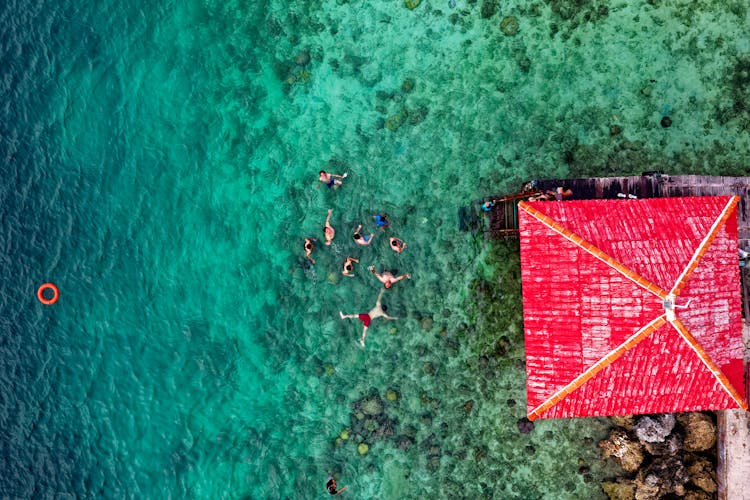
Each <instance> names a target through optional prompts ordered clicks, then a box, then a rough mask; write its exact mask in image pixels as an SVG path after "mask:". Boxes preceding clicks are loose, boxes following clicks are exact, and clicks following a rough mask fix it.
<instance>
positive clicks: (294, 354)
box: [0, 1, 750, 498]
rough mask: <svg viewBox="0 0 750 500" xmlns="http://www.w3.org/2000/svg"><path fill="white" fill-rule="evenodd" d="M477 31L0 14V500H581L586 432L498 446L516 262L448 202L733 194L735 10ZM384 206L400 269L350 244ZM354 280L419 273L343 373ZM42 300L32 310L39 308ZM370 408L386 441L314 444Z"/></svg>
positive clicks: (710, 8)
mask: <svg viewBox="0 0 750 500" xmlns="http://www.w3.org/2000/svg"><path fill="white" fill-rule="evenodd" d="M485 9H487V7H485ZM481 12H482V4H481V2H477V3H473V4H472V3H465V2H458V3H457V5H456V7H455V8H451V7H450V6H449V4H448V2H445V4H444V5H443V4H427V3H423V4H422V5H420V6H419V7H417V9H415V10H414V11H409V10H408V9H406V8H405V7H403V5H402V4H400V3H398V2H395V3H392V4H376V5H371V4H367V3H361V2H340V3H337V2H322V3H306V4H287V5H283V4H273V3H261V4H254V3H246V2H229V3H227V2H221V3H219V2H216V3H214V4H210V3H195V2H190V3H186V4H179V5H176V4H172V3H153V4H146V3H143V2H141V3H128V4H127V5H125V6H123V5H121V4H118V3H100V4H93V3H89V4H83V5H80V4H74V3H69V4H64V3H59V4H45V3H31V2H18V3H9V4H6V5H5V6H4V7H3V8H2V11H0V16H1V17H0V26H2V27H3V28H2V29H1V30H0V36H1V37H2V38H1V41H2V46H1V47H0V54H1V55H0V58H1V60H2V64H1V65H0V74H1V75H2V80H0V89H2V97H3V99H2V101H0V102H2V108H0V109H2V120H0V123H2V129H0V130H2V132H1V133H0V153H1V154H2V160H3V161H2V163H0V165H2V167H1V168H2V174H3V179H4V182H3V183H1V184H0V186H1V187H0V196H1V197H2V198H1V200H2V205H1V206H2V216H1V217H0V221H1V224H2V231H0V242H1V243H2V248H3V250H4V251H3V252H2V263H3V264H2V266H0V269H2V283H3V286H2V304H1V305H0V322H1V323H0V324H1V325H2V337H0V388H1V389H0V396H1V397H0V424H1V425H0V429H2V430H1V431H0V435H1V436H2V439H0V468H1V469H2V473H1V474H0V493H2V494H3V495H5V496H18V497H32V496H51V495H55V494H59V495H70V496H78V497H80V496H91V497H122V496H128V497H146V498H155V497H156V498H162V497H165V496H171V497H175V498H179V497H186V496H187V497H196V498H223V497H226V498H246V497H250V498H286V497H288V498H312V497H316V496H325V491H324V484H325V479H326V476H327V474H328V473H329V472H334V473H336V475H337V477H338V478H339V483H340V484H341V485H347V486H348V487H349V490H350V493H351V494H352V495H354V496H355V497H357V498H375V497H378V498H382V497H385V498H399V497H406V498H423V497H426V496H433V497H437V498H448V497H457V496H458V497H460V496H466V497H477V496H488V497H492V496H493V495H494V496H495V497H497V498H539V497H545V498H597V497H602V493H601V491H600V490H599V487H598V485H597V484H596V480H597V479H598V478H599V477H601V476H603V475H605V474H606V472H607V471H606V467H603V466H602V464H599V463H598V461H597V456H598V455H597V452H596V449H595V444H592V443H591V441H592V440H594V441H595V440H596V439H597V438H598V437H599V436H600V435H601V434H602V433H603V431H604V429H605V426H606V425H607V424H606V421H600V420H570V421H547V422H540V423H538V424H537V427H536V429H535V430H534V432H533V433H532V434H530V435H522V434H520V433H519V432H518V429H517V427H516V420H517V419H519V418H521V417H522V416H523V415H524V413H525V411H524V407H525V396H524V376H523V374H524V371H523V368H522V365H521V364H520V363H519V360H520V359H521V357H522V354H523V351H522V345H521V331H522V324H521V310H520V305H519V304H518V300H519V299H520V294H519V293H518V291H519V288H518V287H519V285H518V283H517V280H516V278H517V277H518V271H517V260H515V259H516V256H515V254H514V252H513V251H512V249H506V248H503V247H492V246H490V245H489V244H487V243H486V242H485V241H484V240H483V239H482V237H481V235H480V236H475V235H472V234H471V233H466V232H461V231H460V230H459V228H458V226H459V224H458V222H459V221H458V215H457V211H458V208H459V207H461V206H467V205H468V204H470V203H471V202H472V201H473V200H476V199H478V198H479V197H481V196H483V195H486V194H489V193H495V192H502V191H508V190H513V189H516V188H517V187H518V186H520V184H521V183H522V182H523V181H525V180H527V179H528V178H530V177H534V176H536V177H564V176H567V175H588V174H592V173H595V174H611V173H622V174H637V173H639V172H641V171H643V170H651V169H655V168H658V169H662V170H667V171H670V172H673V173H678V172H695V173H716V174H734V173H745V174H746V173H747V172H746V170H747V168H746V163H745V160H744V159H743V153H744V152H745V151H746V150H747V145H748V144H747V143H748V133H747V126H746V124H747V122H748V120H749V119H750V118H749V117H750V114H749V113H748V111H747V109H746V108H745V107H744V106H745V104H744V103H746V102H750V101H749V100H748V99H747V98H748V85H749V84H750V83H749V82H750V77H748V74H749V72H750V46H748V38H747V35H746V33H745V30H744V27H745V26H747V22H748V14H747V11H746V10H745V8H744V6H743V5H742V4H741V3H734V4H731V5H728V6H727V5H725V3H724V2H722V3H721V6H719V5H714V4H713V3H711V2H704V3H698V4H693V3H691V4H688V3H684V2H664V1H662V2H656V5H651V4H648V3H635V4H634V5H628V4H626V3H625V2H623V3H621V4H617V5H611V6H609V8H608V10H607V11H606V12H605V11H604V10H602V9H601V8H600V7H599V5H598V4H589V3H587V2H583V3H582V4H581V5H578V6H577V7H576V8H575V9H573V8H572V7H570V6H569V5H568V4H566V3H561V2H553V3H552V4H549V5H548V4H546V3H534V4H532V5H531V6H528V7H527V6H525V3H523V4H520V3H519V4H518V5H516V4H513V3H511V4H503V5H502V6H499V7H498V9H497V12H495V13H494V14H493V15H492V16H491V17H490V18H489V19H483V18H482V17H481ZM485 13H489V11H488V10H485ZM505 15H514V16H516V17H517V19H518V23H519V31H518V33H517V34H516V35H515V36H513V37H507V36H504V35H503V34H502V32H501V31H500V30H499V24H500V19H501V18H502V17H503V16H505ZM303 50H307V51H309V56H310V62H309V63H307V64H306V65H304V66H301V65H298V64H295V63H294V60H295V58H296V57H297V55H298V54H299V53H300V51H303ZM408 78H411V79H413V80H414V88H413V90H411V91H410V92H405V91H404V90H402V84H403V82H404V81H405V80H406V79H408ZM403 108H406V110H407V112H408V117H407V118H406V120H405V122H406V123H404V124H403V125H402V126H401V127H399V128H398V129H397V130H396V131H391V130H388V129H384V128H383V127H382V125H383V122H384V121H385V120H386V119H387V118H389V117H392V116H395V115H403V111H402V109H403ZM425 110H426V114H425ZM664 114H669V116H670V117H671V118H672V120H673V124H672V126H671V127H670V128H669V129H664V128H662V127H661V126H660V125H659V121H660V119H661V118H662V116H663V115H664ZM410 121H411V122H416V123H410ZM388 123H389V124H390V125H393V119H392V120H391V121H390V122H388ZM612 125H619V126H620V127H622V132H621V133H620V134H619V135H615V136H612V135H611V132H610V130H611V129H610V128H611V126H612ZM328 164H331V167H330V169H331V170H334V171H338V172H340V171H347V172H349V174H350V175H349V177H348V178H347V180H346V183H345V185H344V187H343V188H342V189H340V190H338V191H336V192H332V191H328V190H327V189H324V188H322V187H321V188H320V189H316V180H315V179H316V177H317V171H318V170H319V169H320V168H326V167H325V166H326V165H328ZM328 208H333V210H334V215H333V224H334V226H335V227H336V229H337V237H336V240H335V245H334V247H333V248H324V247H323V245H320V246H319V248H318V249H317V250H316V253H315V257H316V259H317V260H318V263H317V265H316V266H315V267H314V268H312V269H310V268H308V267H307V266H305V265H304V261H303V259H302V253H303V252H302V250H301V249H302V239H303V238H304V237H305V236H308V235H313V236H316V237H318V238H320V239H322V231H321V226H322V223H323V221H324V219H325V214H326V210H327V209H328ZM381 210H384V211H387V212H388V213H389V214H390V216H391V219H392V221H393V224H392V227H391V229H389V233H388V234H393V235H397V236H399V237H401V238H403V239H404V240H406V241H407V243H408V248H407V250H406V251H405V252H404V253H403V254H400V255H397V254H395V253H393V252H391V251H390V250H388V249H387V248H386V246H385V240H386V238H385V237H384V235H382V234H377V235H376V240H375V242H374V243H373V245H372V246H370V247H367V248H359V247H357V246H356V245H354V243H353V242H352V240H351V239H350V234H351V231H352V230H353V228H354V227H356V224H358V223H363V224H365V226H366V229H369V228H372V224H371V219H370V216H371V214H372V213H373V212H375V211H381ZM347 255H357V256H359V257H360V258H361V264H360V267H359V269H358V272H357V277H356V278H354V279H345V278H343V277H341V275H340V272H339V270H340V265H341V261H342V260H343V258H344V257H345V256H347ZM369 264H375V265H377V266H378V267H379V268H380V267H381V266H384V267H390V268H394V267H395V268H398V269H399V271H401V272H410V273H411V274H412V275H413V279H412V280H411V281H407V282H404V283H399V284H397V285H396V286H395V287H394V289H393V290H391V291H389V292H388V294H387V296H386V299H385V300H384V301H385V302H386V303H387V304H388V305H389V306H390V310H389V312H391V313H392V314H394V315H397V316H399V317H400V318H401V319H399V320H398V321H397V322H393V323H385V322H384V323H379V321H380V320H376V321H375V322H374V323H373V325H372V327H371V330H370V333H369V335H368V343H367V347H366V349H365V350H360V349H359V347H358V346H357V344H356V342H357V339H358V338H359V334H360V331H361V330H360V324H359V323H358V322H356V321H341V320H340V319H339V318H338V311H339V310H343V311H344V312H346V313H358V312H362V311H366V310H368V309H369V308H370V307H372V305H373V303H374V300H375V297H376V295H377V293H378V290H379V285H378V283H377V282H376V281H375V280H374V279H373V277H372V276H369V274H368V273H367V272H366V266H367V265H369ZM476 279H479V280H480V281H476ZM48 280H49V281H54V282H55V283H57V284H58V286H59V287H60V289H61V298H60V301H59V302H58V303H57V304H55V305H54V306H53V307H43V306H41V305H40V304H38V303H37V301H36V299H35V291H36V287H37V286H38V285H39V284H40V283H42V282H44V281H48ZM478 283H480V284H481V286H478V288H477V284H478ZM487 283H495V284H496V285H488V284H487ZM476 289H479V290H480V292H474V290H476ZM489 299H494V304H495V305H490V301H489ZM474 303H476V304H479V305H473V304H474ZM428 318H429V320H431V322H432V324H430V321H428V320H427V319H428ZM501 337H505V338H507V339H508V343H509V345H508V346H507V348H506V349H498V339H499V338H501ZM501 344H502V342H501ZM502 351H505V352H504V353H503V352H502ZM388 388H393V389H396V390H397V391H398V393H399V395H400V398H399V400H398V401H396V402H386V404H385V413H386V415H387V416H388V418H389V419H390V420H392V421H393V422H395V423H394V424H393V426H394V431H395V435H394V436H392V437H389V438H387V439H383V440H371V441H372V442H370V443H369V444H370V450H369V453H368V454H367V455H366V456H364V457H360V456H359V455H358V453H357V450H356V443H353V442H352V441H355V438H354V436H352V437H351V438H350V439H349V440H347V441H346V442H345V443H341V444H339V445H337V444H336V443H335V440H336V437H337V436H339V434H340V432H341V431H342V430H344V429H347V428H351V427H352V418H354V419H355V420H356V416H354V417H352V413H356V412H353V411H352V408H353V406H354V404H355V402H356V401H357V400H359V399H361V398H363V397H366V396H367V395H369V394H371V393H372V392H373V391H375V392H377V393H378V394H379V395H380V396H381V397H382V398H383V399H385V394H386V390H387V389H388ZM509 399H513V400H515V401H516V402H517V404H515V405H510V404H509V403H508V400H509ZM468 401H472V402H473V404H472V405H471V409H470V410H467V405H466V403H467V402H468ZM352 434H353V433H352ZM404 436H406V437H409V438H410V439H411V440H412V441H413V443H414V444H413V445H412V446H411V447H409V448H408V449H401V448H399V443H402V442H403V441H400V440H399V439H400V438H401V437H404ZM586 438H590V439H588V440H587V439H586ZM579 459H580V461H579ZM581 461H582V462H585V463H586V464H588V465H590V466H591V467H592V471H591V474H592V477H591V479H592V481H591V482H588V483H587V482H585V481H584V476H583V475H581V474H578V467H579V466H580V465H581Z"/></svg>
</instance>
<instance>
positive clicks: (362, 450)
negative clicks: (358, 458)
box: [357, 443, 370, 455]
mask: <svg viewBox="0 0 750 500" xmlns="http://www.w3.org/2000/svg"><path fill="white" fill-rule="evenodd" d="M368 451H370V445H368V444H367V443H359V445H358V446H357V453H359V454H360V455H367V452H368Z"/></svg>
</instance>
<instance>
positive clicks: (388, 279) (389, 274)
mask: <svg viewBox="0 0 750 500" xmlns="http://www.w3.org/2000/svg"><path fill="white" fill-rule="evenodd" d="M367 269H368V270H369V271H370V272H372V274H374V275H375V277H376V278H377V279H378V281H380V282H381V283H382V284H383V286H384V287H386V288H390V287H392V286H393V284H394V283H398V282H399V281H401V280H403V279H407V280H410V279H411V274H408V273H407V274H402V275H401V276H395V275H394V274H393V273H398V271H395V270H394V271H383V272H382V273H380V274H378V272H377V271H375V266H370V267H368V268H367Z"/></svg>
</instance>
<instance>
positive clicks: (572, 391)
mask: <svg viewBox="0 0 750 500" xmlns="http://www.w3.org/2000/svg"><path fill="white" fill-rule="evenodd" d="M736 203H737V198H736V197H699V198H665V199H647V200H587V201H567V202H534V203H522V204H521V207H520V210H519V227H520V240H521V268H522V279H523V299H524V330H525V337H526V367H527V373H528V382H527V394H528V410H529V416H530V418H537V417H572V416H589V415H615V414H630V413H659V412H676V411H691V410H704V409H723V408H737V407H746V406H747V403H746V402H745V401H744V399H743V397H742V395H743V394H744V386H743V379H742V340H741V336H742V318H741V314H740V290H739V268H738V261H737V214H736V209H735V207H736ZM664 299H671V300H673V301H674V303H675V304H677V306H678V307H677V308H675V309H672V310H671V311H670V314H669V315H668V314H667V311H666V309H665V307H664V302H663V301H664ZM683 305H687V307H685V308H683V307H681V306H683ZM672 311H674V316H672V315H671V312H672Z"/></svg>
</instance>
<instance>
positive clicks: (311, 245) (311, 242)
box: [305, 238, 317, 265]
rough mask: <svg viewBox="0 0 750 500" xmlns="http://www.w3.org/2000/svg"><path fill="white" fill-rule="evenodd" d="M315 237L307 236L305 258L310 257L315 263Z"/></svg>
mask: <svg viewBox="0 0 750 500" xmlns="http://www.w3.org/2000/svg"><path fill="white" fill-rule="evenodd" d="M315 241H317V240H316V239H315V238H305V258H307V259H309V260H310V262H311V263H312V264H313V265H314V264H315V259H313V258H312V251H313V250H315Z"/></svg>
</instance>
